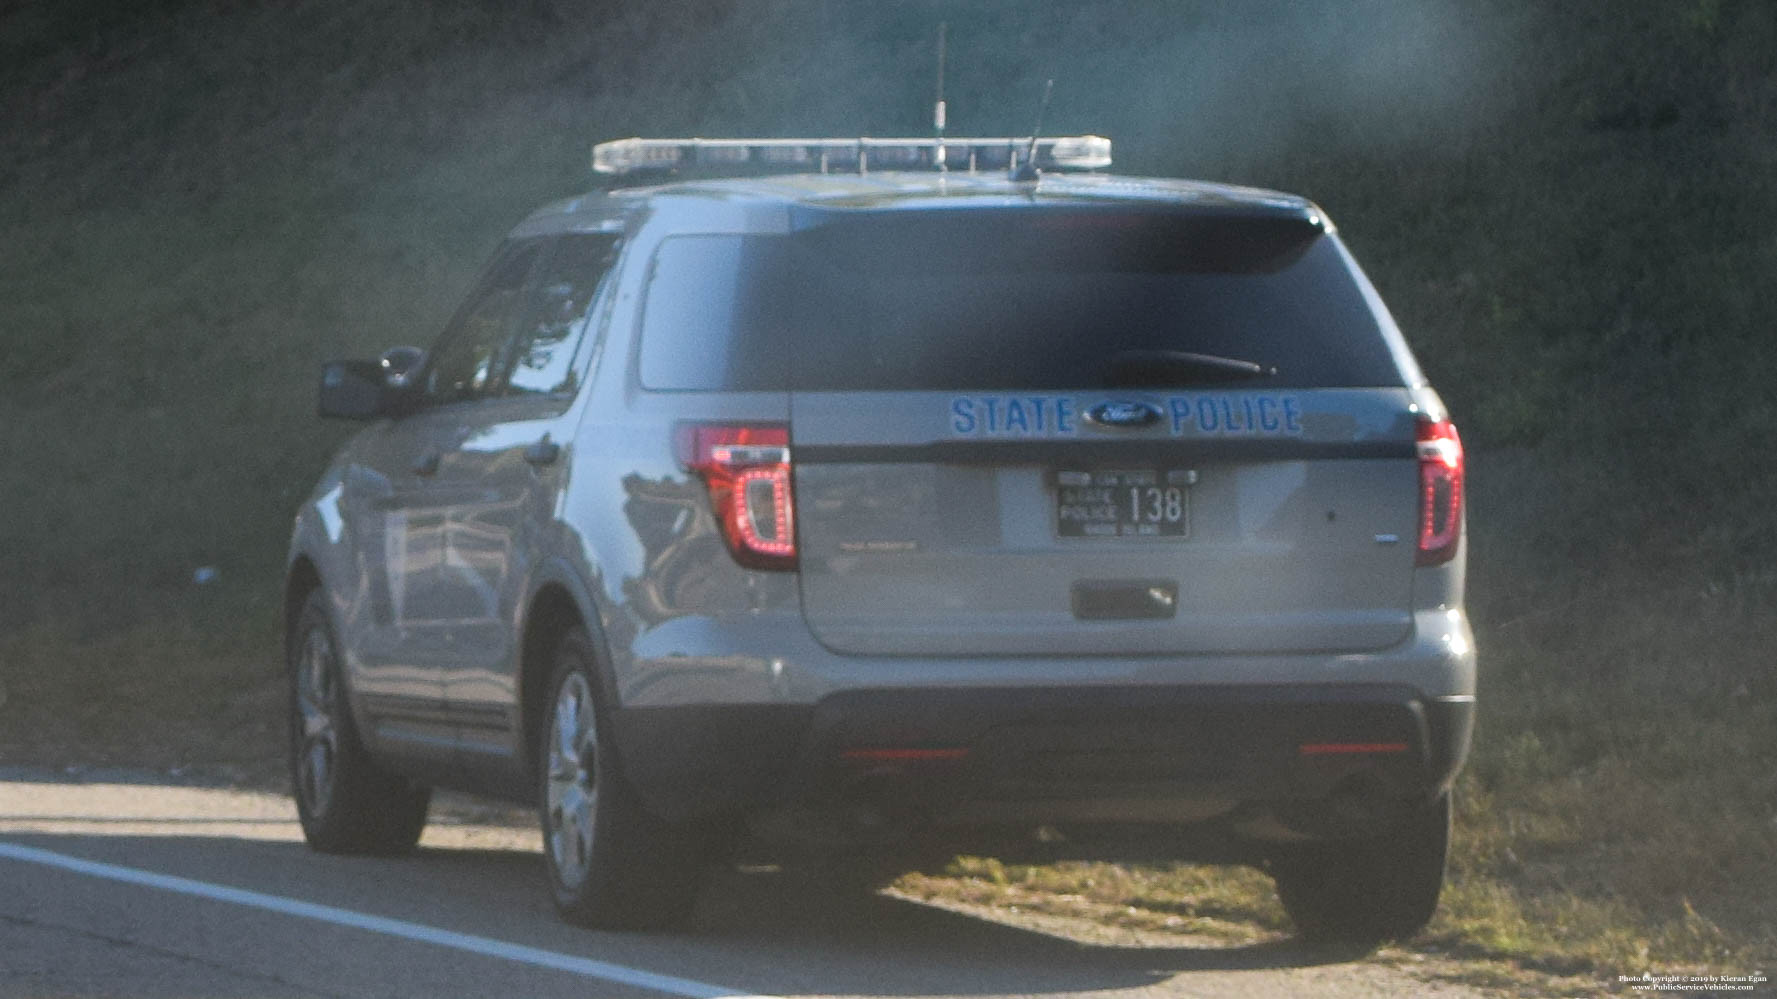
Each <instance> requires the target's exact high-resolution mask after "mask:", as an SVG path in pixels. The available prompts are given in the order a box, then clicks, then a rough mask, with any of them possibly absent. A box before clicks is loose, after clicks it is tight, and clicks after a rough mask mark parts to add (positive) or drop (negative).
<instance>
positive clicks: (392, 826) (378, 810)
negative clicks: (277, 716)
mask: <svg viewBox="0 0 1777 999" xmlns="http://www.w3.org/2000/svg"><path fill="white" fill-rule="evenodd" d="M289 680H290V690H289V702H288V713H289V733H290V734H289V763H290V781H291V784H292V785H294V787H295V792H296V793H295V796H296V814H297V818H298V819H300V820H301V822H302V835H303V838H304V839H306V840H308V844H309V846H311V847H313V848H314V849H316V850H318V851H320V852H322V853H371V854H392V853H402V852H405V851H407V850H410V849H412V848H413V845H414V844H415V843H417V842H419V838H420V832H421V831H422V830H423V829H425V827H426V807H427V805H428V804H429V803H430V801H431V796H432V793H431V790H430V789H429V788H426V787H424V786H421V785H417V784H414V783H413V782H411V781H408V780H406V779H404V778H401V777H397V776H394V775H393V774H388V773H384V772H383V771H381V770H379V769H378V768H377V767H376V765H375V764H374V763H372V762H371V760H370V754H369V753H367V752H365V750H364V746H363V744H362V743H361V742H359V740H358V732H357V729H356V728H355V727H354V726H353V725H352V716H351V711H350V710H349V708H348V706H347V704H346V696H345V695H346V692H345V686H344V683H343V681H342V679H341V671H340V662H339V646H338V643H337V642H335V641H334V637H333V626H332V625H331V624H330V623H328V620H327V611H326V606H325V604H324V603H323V602H322V597H321V592H320V591H319V590H317V591H315V592H314V593H312V594H310V595H309V598H308V602H307V603H305V604H304V605H303V608H302V615H301V616H300V617H299V618H297V624H296V630H295V632H294V634H293V635H292V641H291V644H290V649H289Z"/></svg>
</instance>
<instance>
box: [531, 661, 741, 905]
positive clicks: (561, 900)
mask: <svg viewBox="0 0 1777 999" xmlns="http://www.w3.org/2000/svg"><path fill="white" fill-rule="evenodd" d="M593 662H594V660H593V657H592V648H591V644H590V643H589V642H588V640H587V638H586V635H585V634H584V633H583V632H581V631H578V630H575V631H572V632H569V633H568V634H567V635H566V636H565V637H564V638H563V640H562V642H561V645H560V647H559V649H558V651H557V653H556V661H555V672H554V677H553V679H552V681H551V683H550V701H549V714H548V717H547V720H546V723H545V725H544V726H543V729H542V732H541V733H540V735H541V739H540V744H539V746H538V752H537V763H538V769H539V770H540V771H541V774H540V777H541V788H540V793H539V796H538V797H539V811H540V813H541V822H542V827H543V856H544V858H545V860H546V862H547V867H548V874H549V886H550V893H551V895H552V897H553V898H554V900H555V906H556V909H557V910H558V911H559V912H560V913H561V915H562V917H563V918H564V919H566V920H568V921H569V922H572V923H578V924H580V925H582V926H589V927H594V928H599V929H632V930H633V929H655V928H658V927H661V926H665V925H668V924H671V923H673V922H676V921H678V920H679V919H681V918H682V917H684V916H685V915H686V914H687V913H688V912H689V911H690V909H691V906H692V904H693V903H694V902H695V901H696V898H697V892H698V889H699V888H700V887H701V886H702V882H703V868H704V864H705V863H706V861H707V860H708V859H709V846H710V841H709V837H708V836H707V835H705V834H703V833H702V831H701V830H699V829H697V828H696V827H694V826H691V825H688V824H683V823H671V822H666V821H663V820H661V819H659V818H657V817H655V816H654V815H652V814H650V813H649V812H648V811H647V810H646V808H645V807H644V806H643V805H642V802H641V800H640V799H639V798H638V797H637V795H636V793H635V792H634V791H633V790H632V789H631V788H630V786H629V785H628V783H627V782H626V781H625V780H624V778H623V774H622V768H621V767H620V766H619V764H618V759H617V754H616V752H615V751H614V748H613V746H614V741H613V739H612V735H611V731H610V726H609V725H608V724H607V723H606V720H607V715H606V714H605V713H604V712H603V711H602V710H601V709H600V705H599V700H598V697H597V695H596V694H595V693H594V691H596V690H597V689H598V683H597V678H596V677H595V675H594V673H593Z"/></svg>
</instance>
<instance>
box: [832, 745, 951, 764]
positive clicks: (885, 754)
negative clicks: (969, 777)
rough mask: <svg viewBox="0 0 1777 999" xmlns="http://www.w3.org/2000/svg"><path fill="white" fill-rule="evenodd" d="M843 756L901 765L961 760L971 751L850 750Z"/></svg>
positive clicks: (851, 758) (850, 758)
mask: <svg viewBox="0 0 1777 999" xmlns="http://www.w3.org/2000/svg"><path fill="white" fill-rule="evenodd" d="M843 755H844V756H845V758H846V759H848V760H868V761H871V762H875V763H882V762H887V761H894V762H897V763H901V762H906V761H909V760H960V759H962V758H963V757H965V756H967V755H969V751H968V750H966V749H904V748H897V749H848V750H846V751H845V753H844V754H843Z"/></svg>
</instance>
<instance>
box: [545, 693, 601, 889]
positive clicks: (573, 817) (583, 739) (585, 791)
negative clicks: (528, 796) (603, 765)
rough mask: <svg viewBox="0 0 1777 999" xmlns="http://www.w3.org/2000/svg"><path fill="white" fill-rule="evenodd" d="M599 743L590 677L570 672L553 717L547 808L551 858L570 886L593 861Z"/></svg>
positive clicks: (560, 875)
mask: <svg viewBox="0 0 1777 999" xmlns="http://www.w3.org/2000/svg"><path fill="white" fill-rule="evenodd" d="M597 746H598V729H597V725H596V723H595V722H594V720H593V707H592V691H591V689H590V688H589V687H588V686H587V683H586V678H585V676H583V675H581V674H580V673H570V674H569V675H568V677H567V678H566V679H565V680H563V681H562V684H561V688H560V689H559V690H557V691H556V695H555V709H554V712H553V714H552V715H551V717H550V739H549V763H548V766H549V770H548V774H549V777H548V789H547V794H548V801H547V803H546V804H547V807H546V809H545V819H546V823H547V825H548V829H547V833H548V835H547V839H548V846H549V857H550V860H551V861H553V863H554V865H555V870H556V876H557V877H558V878H560V880H561V883H562V884H564V885H578V884H579V883H580V882H581V881H582V880H583V879H584V878H585V876H586V870H587V866H588V864H589V863H590V862H591V859H592V840H593V816H594V814H595V812H596V806H597V804H598V783H597V776H596V769H597V768H596V767H595V765H594V764H595V763H596V756H597V751H598V750H597Z"/></svg>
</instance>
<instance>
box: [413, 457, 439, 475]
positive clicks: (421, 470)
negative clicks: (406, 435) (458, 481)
mask: <svg viewBox="0 0 1777 999" xmlns="http://www.w3.org/2000/svg"><path fill="white" fill-rule="evenodd" d="M440 457H442V456H441V455H440V454H439V453H438V452H437V451H427V452H426V453H425V454H422V455H420V456H419V458H418V459H416V460H415V461H414V463H413V474H415V475H419V476H423V477H426V478H430V477H431V476H433V475H436V474H437V473H438V460H439V458H440Z"/></svg>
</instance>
